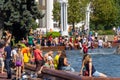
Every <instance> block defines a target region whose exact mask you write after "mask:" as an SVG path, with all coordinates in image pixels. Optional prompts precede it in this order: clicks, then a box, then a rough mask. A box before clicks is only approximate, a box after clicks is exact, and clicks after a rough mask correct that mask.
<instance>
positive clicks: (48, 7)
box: [36, 0, 57, 31]
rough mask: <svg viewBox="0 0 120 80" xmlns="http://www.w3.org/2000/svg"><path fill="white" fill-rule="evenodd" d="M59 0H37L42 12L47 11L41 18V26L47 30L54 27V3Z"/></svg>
mask: <svg viewBox="0 0 120 80" xmlns="http://www.w3.org/2000/svg"><path fill="white" fill-rule="evenodd" d="M55 1H57V0H36V2H37V3H38V5H39V8H40V10H41V11H42V13H45V17H44V18H43V19H40V20H39V28H42V29H44V30H46V31H50V30H53V29H54V21H53V16H52V15H53V13H52V10H53V3H54V2H55Z"/></svg>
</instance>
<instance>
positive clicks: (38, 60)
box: [33, 44, 44, 73]
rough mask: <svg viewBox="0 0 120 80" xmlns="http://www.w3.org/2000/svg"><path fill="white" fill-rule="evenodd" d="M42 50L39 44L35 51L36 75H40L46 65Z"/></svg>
mask: <svg viewBox="0 0 120 80" xmlns="http://www.w3.org/2000/svg"><path fill="white" fill-rule="evenodd" d="M40 49H41V46H40V45H39V44H36V46H35V49H34V50H33V53H34V59H35V64H36V73H38V71H39V70H40V68H41V67H42V66H43V65H44V58H43V54H42V51H41V50H40Z"/></svg>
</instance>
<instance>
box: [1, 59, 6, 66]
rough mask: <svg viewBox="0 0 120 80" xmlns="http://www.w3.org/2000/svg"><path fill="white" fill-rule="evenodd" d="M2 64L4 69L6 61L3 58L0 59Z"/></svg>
mask: <svg viewBox="0 0 120 80" xmlns="http://www.w3.org/2000/svg"><path fill="white" fill-rule="evenodd" d="M0 63H1V65H2V67H4V65H5V64H4V59H3V58H0Z"/></svg>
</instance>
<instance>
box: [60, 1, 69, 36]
mask: <svg viewBox="0 0 120 80" xmlns="http://www.w3.org/2000/svg"><path fill="white" fill-rule="evenodd" d="M59 2H60V4H61V35H62V36H68V24H67V3H68V0H59Z"/></svg>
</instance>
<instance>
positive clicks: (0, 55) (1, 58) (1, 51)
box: [0, 47, 5, 73]
mask: <svg viewBox="0 0 120 80" xmlns="http://www.w3.org/2000/svg"><path fill="white" fill-rule="evenodd" d="M0 63H1V65H2V68H1V73H4V71H3V70H4V66H5V64H4V47H1V48H0Z"/></svg>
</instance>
